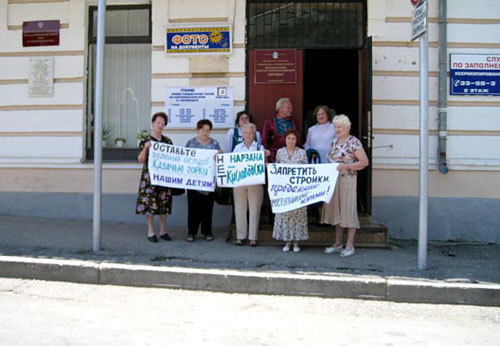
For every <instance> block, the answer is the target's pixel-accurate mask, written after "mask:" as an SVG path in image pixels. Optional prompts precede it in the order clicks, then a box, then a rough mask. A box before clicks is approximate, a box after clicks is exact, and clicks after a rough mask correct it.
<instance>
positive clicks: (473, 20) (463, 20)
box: [385, 17, 500, 24]
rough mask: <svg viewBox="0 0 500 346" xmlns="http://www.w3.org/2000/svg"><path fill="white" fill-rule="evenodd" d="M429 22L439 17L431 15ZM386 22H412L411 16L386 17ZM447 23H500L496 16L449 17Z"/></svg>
mask: <svg viewBox="0 0 500 346" xmlns="http://www.w3.org/2000/svg"><path fill="white" fill-rule="evenodd" d="M427 21H428V22H429V23H439V18H438V17H429V18H428V19H427ZM385 22H386V23H411V17H385ZM446 23H447V24H500V19H496V18H447V20H446Z"/></svg>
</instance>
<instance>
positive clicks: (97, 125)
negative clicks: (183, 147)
mask: <svg viewBox="0 0 500 346" xmlns="http://www.w3.org/2000/svg"><path fill="white" fill-rule="evenodd" d="M105 27H106V0H99V4H98V7H97V49H96V71H95V103H94V107H95V108H94V212H93V230H92V250H93V251H94V252H97V251H99V250H100V249H101V194H102V89H103V87H102V84H103V67H104V40H105Z"/></svg>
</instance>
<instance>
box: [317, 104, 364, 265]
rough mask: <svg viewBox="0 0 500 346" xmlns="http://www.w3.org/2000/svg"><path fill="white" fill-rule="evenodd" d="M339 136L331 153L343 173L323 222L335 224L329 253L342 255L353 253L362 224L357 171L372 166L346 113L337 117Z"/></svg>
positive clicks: (335, 122) (326, 251)
mask: <svg viewBox="0 0 500 346" xmlns="http://www.w3.org/2000/svg"><path fill="white" fill-rule="evenodd" d="M333 125H334V126H335V133H336V134H337V137H336V138H335V139H334V140H333V142H332V147H331V150H330V152H329V153H328V158H329V159H330V162H334V163H338V164H339V165H338V166H337V170H338V171H339V177H338V179H337V185H336V186H335V193H334V195H333V197H332V199H331V201H330V203H328V204H325V206H324V208H323V210H322V213H321V223H326V224H330V225H333V226H335V243H333V245H332V246H331V247H327V248H326V249H325V251H324V252H325V253H328V254H330V253H337V252H340V256H342V257H349V256H353V255H354V254H355V253H356V251H355V250H354V237H355V235H356V229H358V228H359V218H358V209H357V203H356V198H357V194H356V180H357V179H356V176H357V171H360V170H362V169H363V168H365V167H367V166H368V157H367V156H366V153H365V151H364V149H363V145H362V144H361V141H360V140H359V139H357V138H356V137H354V136H351V135H350V134H349V131H350V130H351V121H350V120H349V118H348V117H347V116H345V115H344V114H341V115H337V116H336V117H335V118H333ZM345 228H347V242H346V246H345V249H344V248H343V246H342V236H343V233H344V229H345Z"/></svg>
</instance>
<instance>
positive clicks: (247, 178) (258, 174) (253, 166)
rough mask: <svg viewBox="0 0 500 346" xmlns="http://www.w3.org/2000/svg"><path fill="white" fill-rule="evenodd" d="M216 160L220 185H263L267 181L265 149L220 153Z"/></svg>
mask: <svg viewBox="0 0 500 346" xmlns="http://www.w3.org/2000/svg"><path fill="white" fill-rule="evenodd" d="M215 161H216V172H217V185H218V186H223V187H237V186H250V185H263V184H265V182H266V168H265V160H264V151H248V152H241V153H227V154H218V155H217V158H216V160H215Z"/></svg>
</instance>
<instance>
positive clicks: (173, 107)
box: [165, 87, 234, 129]
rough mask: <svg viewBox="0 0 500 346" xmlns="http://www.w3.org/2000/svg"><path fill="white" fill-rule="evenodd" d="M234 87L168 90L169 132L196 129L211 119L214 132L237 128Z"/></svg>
mask: <svg viewBox="0 0 500 346" xmlns="http://www.w3.org/2000/svg"><path fill="white" fill-rule="evenodd" d="M233 106H234V96H233V88H232V87H167V95H166V101H165V108H166V113H167V114H168V127H169V128H189V129H194V128H196V123H197V122H198V121H199V120H201V119H208V120H210V121H211V122H212V124H213V127H214V128H230V127H233V126H234V114H233Z"/></svg>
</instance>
